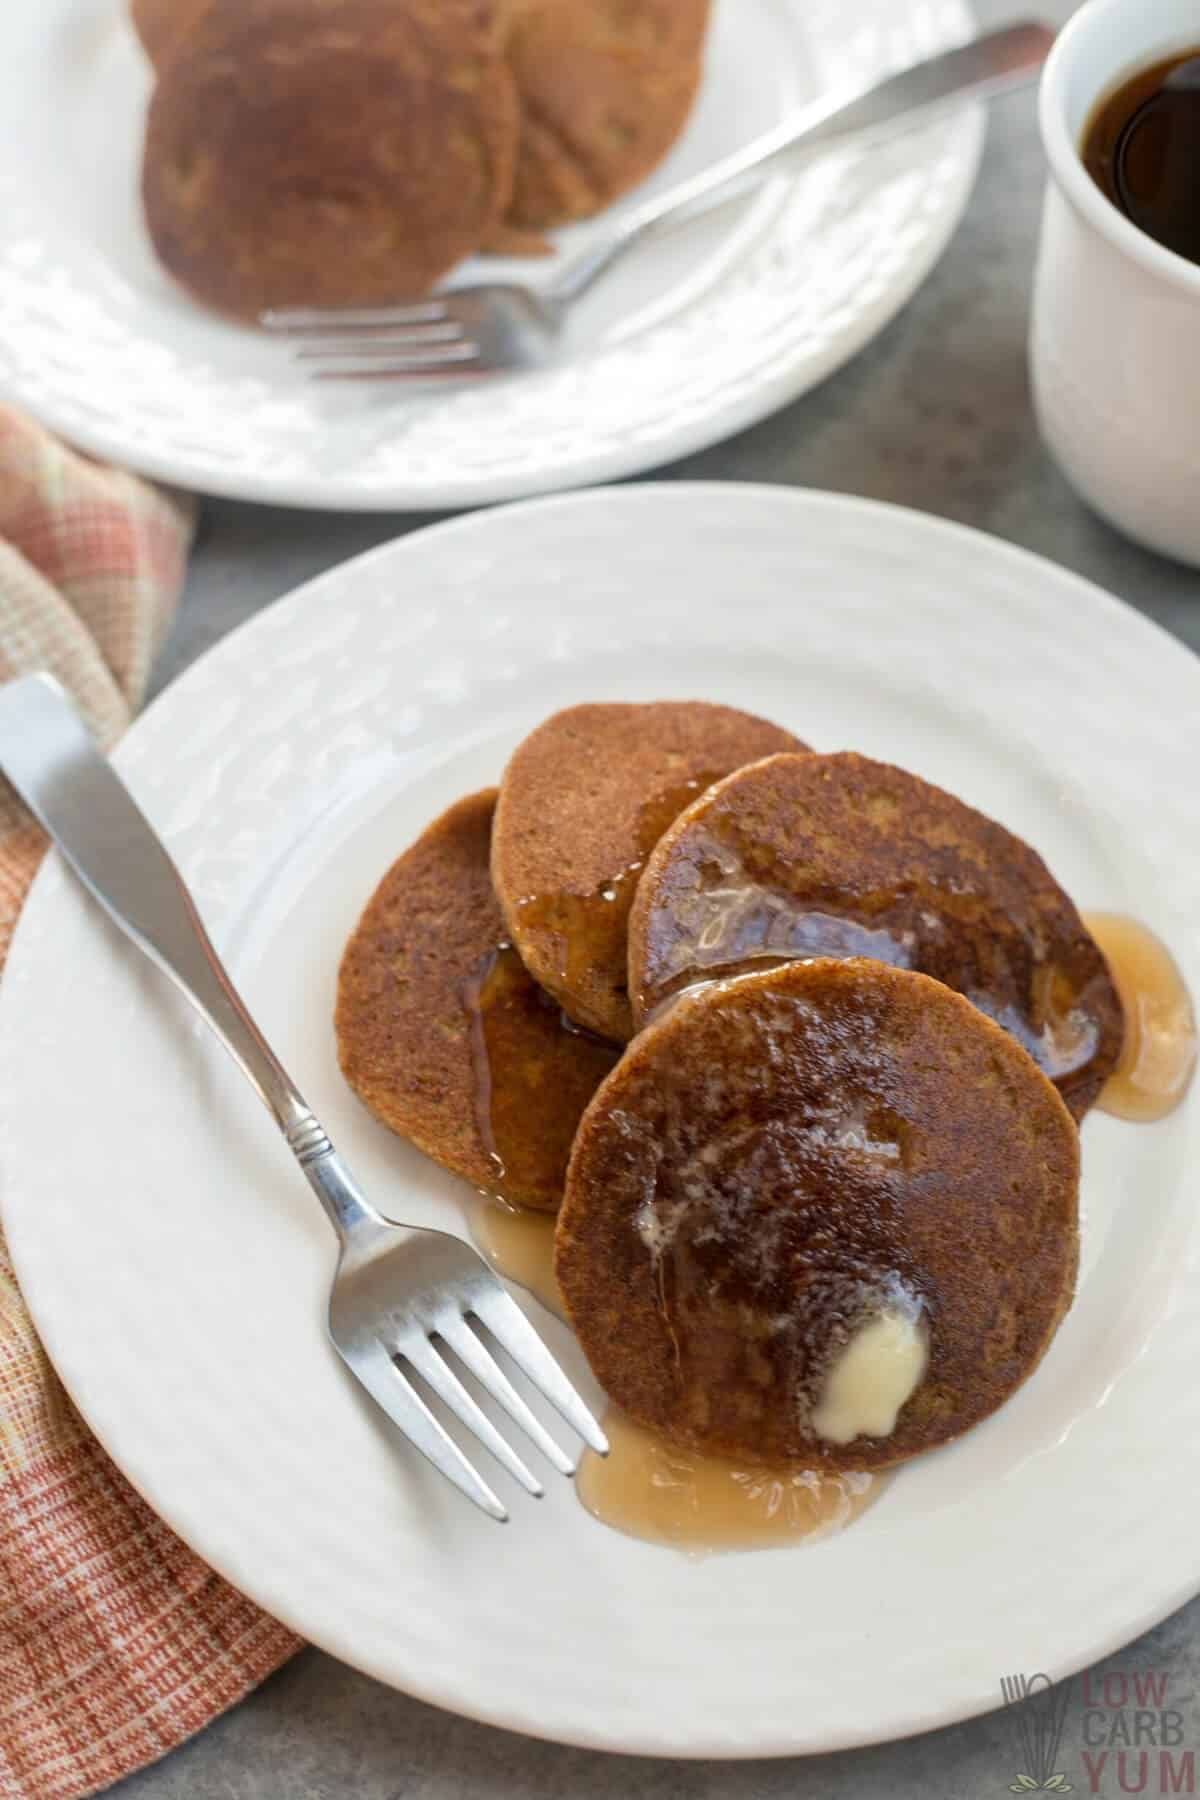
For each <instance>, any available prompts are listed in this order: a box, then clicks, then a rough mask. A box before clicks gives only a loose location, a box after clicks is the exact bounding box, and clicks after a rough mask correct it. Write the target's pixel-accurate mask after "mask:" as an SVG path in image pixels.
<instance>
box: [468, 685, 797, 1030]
mask: <svg viewBox="0 0 1200 1800" xmlns="http://www.w3.org/2000/svg"><path fill="white" fill-rule="evenodd" d="M803 748H804V746H803V745H802V744H801V743H800V741H799V739H797V738H794V737H793V736H792V734H791V733H790V732H788V731H783V730H781V729H780V727H779V726H777V725H770V724H768V723H767V721H766V720H765V719H756V718H754V717H753V716H752V715H751V714H749V713H743V712H736V711H734V709H733V708H732V707H729V706H711V705H709V704H708V703H707V702H704V701H700V700H685V701H674V700H663V701H656V702H653V703H651V704H649V705H642V706H631V705H607V706H606V705H594V706H572V707H569V708H568V709H567V710H566V711H565V712H559V713H555V714H554V715H553V717H552V718H549V719H547V720H546V721H545V723H544V724H542V725H539V726H538V728H537V730H536V731H533V732H531V733H530V735H529V736H528V737H527V738H526V739H525V741H524V742H523V743H522V744H521V745H520V746H519V747H518V749H517V750H516V752H515V754H514V755H513V757H512V760H511V761H510V763H509V765H508V768H507V769H506V770H505V773H504V780H503V782H502V784H501V788H500V800H499V804H498V805H497V808H496V828H495V832H494V834H493V839H492V879H493V881H494V883H495V887H496V895H497V898H498V899H499V901H500V905H501V908H502V910H503V912H504V917H505V920H506V923H507V926H508V934H509V936H510V937H511V939H512V941H513V943H514V944H515V945H516V947H517V949H518V950H519V951H520V953H521V958H522V960H523V961H524V963H525V965H526V967H527V968H528V969H529V971H530V973H531V974H532V975H533V976H534V978H535V979H536V980H537V981H538V982H540V983H541V985H542V986H543V987H544V988H546V989H547V990H548V991H549V992H550V993H552V994H553V995H554V996H555V997H556V999H558V1000H559V1001H560V1002H561V1004H562V1005H563V1007H564V1008H565V1009H566V1011H567V1012H568V1013H569V1014H570V1016H571V1017H572V1018H573V1019H575V1020H577V1021H578V1022H579V1023H580V1024H581V1025H585V1026H587V1027H588V1028H589V1029H590V1030H592V1031H596V1032H599V1033H600V1034H601V1036H603V1037H608V1038H612V1039H614V1040H616V1041H617V1042H623V1041H624V1040H625V1039H626V1038H628V1036H629V1035H630V1032H631V1030H632V1019H631V1016H630V1010H629V996H628V992H627V988H626V979H627V978H626V938H625V926H626V920H627V918H628V914H629V907H630V903H631V901H632V898H633V892H634V888H635V886H636V883H637V879H638V876H639V874H640V872H641V869H642V865H643V862H644V860H645V858H646V856H647V855H648V854H649V852H650V851H651V850H652V849H653V847H654V845H655V844H656V843H657V841H658V839H659V837H660V836H661V835H662V833H663V832H664V831H665V830H666V828H667V826H668V825H669V824H670V823H671V821H672V820H673V819H675V818H676V817H677V816H678V815H679V813H681V812H682V811H683V809H684V807H685V806H687V805H688V804H689V802H690V801H692V800H694V799H695V798H696V796H697V795H698V794H699V793H701V792H702V791H703V790H704V789H705V788H707V787H708V786H709V784H710V783H711V782H713V781H716V780H717V779H718V778H719V777H720V776H722V775H727V774H728V773H729V772H730V770H731V769H737V768H740V767H741V766H742V764H743V763H748V762H753V761H755V760H756V759H757V758H759V757H762V756H766V755H767V754H768V753H769V752H771V751H774V750H798V749H803Z"/></svg>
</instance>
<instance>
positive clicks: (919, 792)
mask: <svg viewBox="0 0 1200 1800" xmlns="http://www.w3.org/2000/svg"><path fill="white" fill-rule="evenodd" d="M842 955H845V956H874V957H879V958H881V959H882V960H883V961H884V962H889V963H895V964H896V965H897V966H900V967H904V968H913V969H919V970H921V971H922V972H923V973H924V974H926V975H933V976H936V978H937V979H938V980H939V981H944V982H945V983H946V985H947V986H948V987H952V988H955V989H956V990H957V991H958V992H959V993H961V994H965V995H966V996H967V998H968V999H969V1000H972V1001H973V1002H974V1004H975V1005H976V1006H978V1007H980V1008H981V1009H982V1010H983V1011H984V1012H986V1013H988V1014H989V1015H990V1016H991V1017H992V1018H993V1019H995V1020H996V1021H997V1022H998V1023H999V1024H1001V1025H1003V1026H1004V1027H1005V1028H1006V1029H1007V1030H1008V1031H1011V1032H1012V1033H1013V1035H1014V1036H1015V1037H1016V1038H1018V1039H1019V1041H1020V1042H1021V1043H1022V1044H1023V1045H1024V1046H1025V1048H1026V1049H1027V1050H1028V1051H1029V1053H1030V1054H1031V1055H1032V1056H1033V1058H1034V1060H1035V1061H1036V1062H1037V1063H1038V1064H1039V1065H1040V1067H1041V1068H1042V1069H1043V1070H1044V1071H1045V1072H1046V1074H1047V1075H1048V1076H1049V1077H1050V1078H1051V1080H1053V1081H1054V1083H1055V1085H1056V1086H1057V1087H1058V1089H1059V1091H1060V1093H1061V1094H1062V1096H1063V1099H1064V1100H1065V1101H1066V1103H1067V1105H1068V1106H1069V1107H1070V1109H1071V1111H1072V1112H1073V1113H1074V1114H1075V1116H1076V1118H1077V1119H1078V1118H1082V1117H1083V1115H1084V1113H1085V1112H1086V1111H1087V1109H1088V1107H1089V1106H1090V1105H1091V1104H1092V1102H1093V1101H1094V1100H1095V1098H1096V1096H1097V1094H1098V1093H1099V1091H1100V1089H1101V1087H1102V1086H1103V1084H1104V1082H1105V1080H1106V1079H1107V1077H1108V1075H1109V1074H1110V1073H1111V1072H1112V1070H1113V1068H1114V1067H1115V1066H1116V1063H1117V1059H1118V1057H1119V1056H1120V1053H1121V1042H1122V1035H1123V1024H1122V1013H1121V1002H1120V999H1119V998H1118V995H1117V991H1116V988H1115V987H1114V985H1113V982H1112V979H1111V977H1110V975H1109V971H1108V965H1107V964H1106V962H1105V960H1104V957H1103V955H1102V954H1101V952H1100V950H1099V948H1098V947H1097V945H1096V943H1095V941H1094V940H1093V939H1092V937H1091V936H1090V935H1089V933H1088V931H1087V930H1086V928H1085V926H1084V924H1083V921H1082V920H1081V919H1080V917H1079V914H1078V913H1077V912H1076V910H1075V907H1074V906H1073V905H1072V903H1071V901H1070V899H1069V898H1068V896H1067V895H1066V894H1065V893H1064V892H1063V890H1062V888H1060V887H1059V885H1058V883H1057V882H1056V881H1055V879H1054V877H1053V876H1052V875H1051V873H1050V871H1049V869H1047V867H1046V865H1045V863H1044V862H1043V861H1042V859H1041V857H1040V856H1038V855H1037V854H1036V853H1035V852H1034V851H1033V850H1031V849H1030V848H1029V846H1028V844H1024V843H1022V842H1021V840H1020V838H1017V837H1014V836H1013V834H1012V833H1011V832H1010V831H1006V830H1005V829H1004V827H1003V826H1002V825H997V824H995V823H994V822H993V821H992V820H991V819H987V818H985V817H984V816H983V814H982V813H977V812H975V811H974V810H973V809H972V808H971V807H969V806H965V805H964V804H963V802H962V801H961V800H956V799H955V798H954V796H953V795H952V794H947V793H945V792H943V790H942V789H941V788H936V787H932V786H931V785H930V784H929V783H928V782H926V781H921V780H920V779H919V778H918V777H917V776H915V775H909V774H906V773H905V771H904V770H903V769H895V768H892V767H891V766H890V765H889V764H886V763H878V762H872V761H870V760H869V759H868V758H867V757H865V756H856V755H854V754H852V753H850V752H844V753H842V754H839V755H836V756H775V757H769V758H767V759H766V760H765V761H763V762H760V763H758V764H757V765H756V766H755V767H753V768H747V769H743V770H740V771H739V772H738V773H737V774H735V775H733V776H731V777H730V778H729V779H728V780H727V781H724V782H722V783H720V784H719V785H718V786H717V787H715V788H713V789H712V791H711V792H710V793H707V794H705V795H704V796H703V797H702V798H701V799H699V800H698V801H697V802H696V803H695V804H694V805H693V806H692V807H690V808H689V809H688V811H687V812H686V813H685V814H684V815H683V816H682V817H681V818H679V819H677V820H676V822H675V824H674V825H673V826H672V827H671V829H670V830H669V831H667V832H666V833H665V835H664V836H663V838H662V840H661V841H660V843H659V844H658V846H657V847H656V849H655V851H654V853H653V855H652V856H651V858H650V860H649V863H648V865H647V868H646V871H645V874H644V875H643V877H642V880H641V882H640V883H639V886H638V892H637V897H636V900H635V902H634V906H633V912H632V915H631V918H630V924H629V985H630V993H631V995H632V996H633V1006H634V1017H635V1020H636V1021H637V1022H639V1023H640V1022H641V1021H642V1020H644V1019H645V1018H646V1017H647V1016H648V1015H649V1014H650V1013H651V1012H653V1010H654V1008H655V1007H656V1006H658V1005H660V1004H661V1003H662V1002H663V1000H665V999H666V998H668V997H669V996H670V995H671V994H673V993H675V992H677V991H678V990H679V989H680V988H682V987H686V986H687V985H689V983H691V982H694V981H697V980H703V979H707V978H710V977H713V976H716V975H721V974H728V973H732V972H735V971H736V970H738V969H745V968H753V967H755V966H757V967H759V968H761V967H762V966H763V962H764V960H770V961H774V962H777V961H779V960H781V959H787V958H789V957H796V956H842Z"/></svg>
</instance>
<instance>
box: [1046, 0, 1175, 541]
mask: <svg viewBox="0 0 1200 1800" xmlns="http://www.w3.org/2000/svg"><path fill="white" fill-rule="evenodd" d="M1185 50H1196V51H1200V4H1197V0H1088V4H1087V5H1085V6H1083V7H1082V8H1081V9H1080V11H1079V12H1077V13H1076V14H1075V16H1074V17H1073V18H1072V19H1071V22H1070V23H1069V24H1068V25H1067V27H1066V28H1065V30H1064V31H1063V32H1062V34H1061V36H1060V37H1059V39H1058V42H1057V43H1056V44H1055V46H1054V49H1053V50H1052V51H1051V53H1050V58H1049V61H1048V62H1047V64H1046V68H1045V71H1044V73H1043V76H1042V86H1041V101H1040V119H1041V129H1042V141H1043V143H1044V145H1045V148H1046V155H1047V157H1048V158H1049V162H1050V180H1049V183H1048V185H1047V189H1046V201H1045V210H1044V213H1043V215H1042V237H1041V244H1040V247H1039V250H1038V261H1037V271H1036V274H1035V276H1034V293H1033V322H1032V329H1031V334H1030V359H1031V366H1032V374H1033V392H1034V404H1035V406H1036V409H1037V414H1038V421H1039V423H1040V425H1041V428H1042V433H1043V435H1044V437H1045V439H1046V442H1047V443H1048V444H1049V446H1050V449H1051V450H1052V451H1053V453H1054V455H1055V456H1056V457H1057V459H1058V461H1059V462H1060V463H1061V465H1062V467H1063V470H1064V472H1065V473H1066V475H1067V477H1068V478H1069V480H1070V481H1071V482H1072V483H1073V485H1074V486H1075V487H1076V488H1077V489H1078V490H1079V492H1080V494H1081V495H1082V496H1083V498H1084V499H1085V500H1086V501H1087V502H1088V503H1089V504H1090V505H1091V506H1093V507H1095V509H1096V511H1097V512H1099V513H1102V514H1103V515H1104V516H1105V517H1106V518H1107V519H1109V520H1111V521H1112V523H1113V524H1114V525H1116V526H1118V527H1119V528H1120V530H1122V531H1125V532H1127V533H1128V534H1129V536H1130V537H1133V538H1137V539H1138V540H1139V541H1140V542H1141V543H1143V544H1147V545H1149V546H1150V548H1151V549H1154V550H1161V551H1163V552H1164V553H1165V554H1166V555H1168V556H1175V557H1179V558H1180V559H1181V560H1183V561H1184V562H1189V563H1200V267H1198V266H1197V265H1196V264H1195V263H1191V262H1188V261H1187V260H1186V259H1185V258H1184V257H1182V256H1176V255H1175V253H1174V252H1173V251H1171V250H1166V249H1164V248H1163V247H1162V245H1161V244H1158V243H1156V242H1155V241H1154V239H1153V238H1149V237H1147V236H1146V234H1145V233H1144V232H1142V231H1139V230H1138V228H1137V226H1136V225H1133V224H1131V223H1130V221H1129V220H1128V219H1127V218H1125V216H1124V214H1123V213H1121V212H1120V211H1119V210H1118V209H1117V207H1115V206H1114V205H1113V204H1112V202H1111V201H1110V200H1108V199H1107V198H1106V196H1105V195H1104V194H1103V193H1102V192H1101V190H1100V189H1099V188H1098V187H1097V186H1096V184H1095V182H1094V181H1093V180H1092V178H1091V176H1090V175H1089V174H1088V172H1087V170H1086V169H1085V168H1084V166H1083V162H1082V160H1081V157H1080V145H1081V142H1082V139H1083V134H1084V130H1085V128H1086V126H1087V123H1088V121H1089V119H1090V118H1091V116H1092V113H1093V111H1094V109H1095V106H1096V103H1097V101H1099V100H1102V99H1103V98H1104V97H1105V96H1106V95H1108V94H1110V93H1111V92H1112V91H1113V89H1114V88H1115V87H1117V86H1118V85H1119V84H1120V82H1121V81H1122V79H1123V78H1124V77H1125V76H1127V75H1130V74H1133V73H1134V72H1135V71H1136V70H1137V69H1139V68H1144V67H1146V66H1147V65H1148V64H1151V63H1154V62H1157V61H1159V60H1160V59H1161V58H1164V57H1167V56H1171V55H1172V54H1176V53H1178V52H1180V51H1185Z"/></svg>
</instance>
